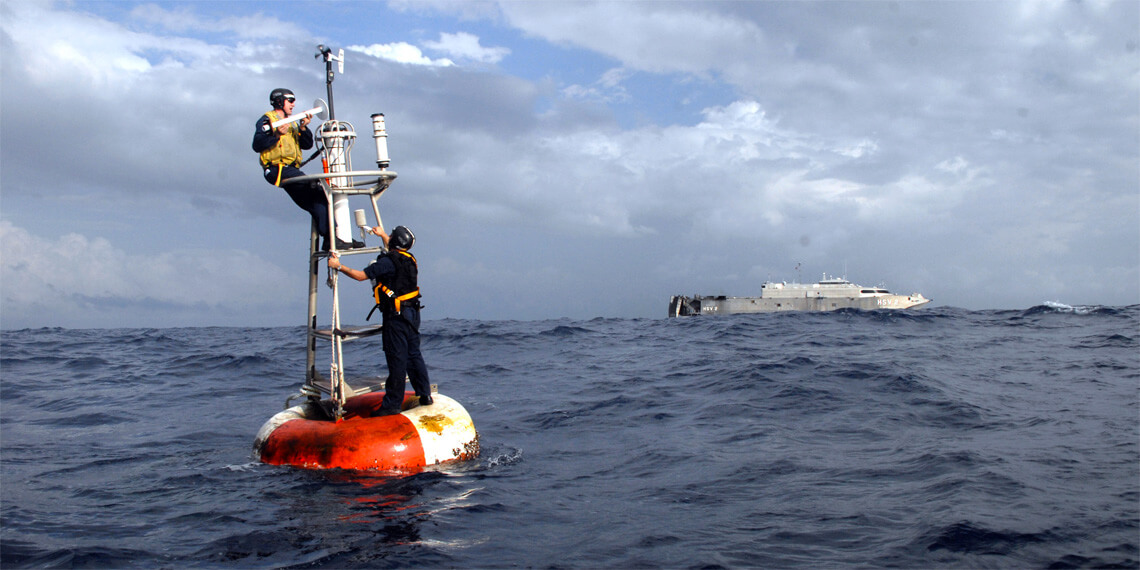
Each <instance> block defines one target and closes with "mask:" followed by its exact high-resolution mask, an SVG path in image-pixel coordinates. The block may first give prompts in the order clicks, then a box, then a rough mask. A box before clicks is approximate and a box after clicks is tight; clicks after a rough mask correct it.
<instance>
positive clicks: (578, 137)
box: [0, 0, 1140, 329]
mask: <svg viewBox="0 0 1140 570" xmlns="http://www.w3.org/2000/svg"><path fill="white" fill-rule="evenodd" d="M0 42H2V44H0V65H2V67H0V327H2V328H5V329H19V328H27V327H55V326H59V327H74V328H116V327H175V326H289V325H302V324H304V321H305V306H306V295H307V272H306V267H307V256H308V232H309V218H308V214H307V213H305V212H303V211H302V210H300V209H299V208H297V207H296V206H295V205H294V204H293V203H292V202H291V201H290V200H289V198H288V197H287V195H286V194H285V193H284V191H282V190H281V189H279V188H275V187H273V186H271V185H269V184H267V183H266V182H265V181H264V179H263V178H262V177H261V173H260V168H259V166H258V161H257V155H256V153H254V152H253V151H252V149H251V148H250V143H251V141H252V137H253V126H254V124H255V123H256V121H257V119H258V118H259V117H260V116H261V115H262V114H263V113H264V112H266V111H268V110H269V108H270V107H269V102H268V95H269V92H270V91H271V90H273V89H274V88H277V87H287V88H289V89H292V90H293V91H294V92H295V93H296V94H297V97H298V105H297V107H298V109H306V108H309V106H310V105H309V104H308V103H309V102H310V101H312V100H314V99H316V98H318V97H319V98H326V86H325V77H324V63H323V61H322V60H320V59H317V58H315V57H314V56H315V54H316V53H317V46H318V45H326V46H330V47H332V48H334V49H344V50H345V64H344V65H345V69H344V73H343V74H338V75H337V76H336V79H335V81H334V83H333V89H334V105H335V112H336V116H337V118H338V119H340V120H344V121H348V122H350V123H352V124H353V126H354V127H355V129H356V132H357V136H358V139H357V141H356V144H355V146H354V149H353V159H352V160H353V167H354V168H355V169H358V170H365V169H372V168H375V162H374V161H375V147H374V146H373V140H372V136H371V119H370V117H371V115H372V114H374V113H384V115H385V118H386V122H387V128H388V149H389V154H390V156H391V169H392V170H394V171H396V172H397V174H398V177H397V179H396V181H395V183H394V184H393V185H392V187H391V188H390V189H389V190H388V191H387V192H385V194H384V195H383V196H382V198H381V199H380V209H381V214H382V216H383V221H384V223H385V225H386V227H388V228H389V229H390V228H392V227H395V226H396V225H406V226H408V227H410V228H411V229H412V230H413V231H414V232H415V234H416V236H417V242H416V245H415V247H414V248H413V250H412V251H413V253H415V254H416V256H417V258H418V260H419V265H420V286H421V289H422V291H423V294H424V300H423V302H424V305H425V309H424V318H425V319H445V318H460V319H488V320H532V319H559V318H570V319H592V318H597V317H605V318H610V317H612V318H664V316H665V314H666V309H667V307H668V302H669V297H670V296H671V295H680V294H684V295H693V294H701V295H735V296H756V295H759V294H760V285H761V284H762V283H763V282H765V281H788V282H792V281H800V282H814V281H815V280H818V279H820V278H821V277H823V275H824V274H825V273H826V274H828V275H829V276H831V275H839V276H846V277H847V278H848V279H849V280H851V281H853V282H856V283H859V284H863V285H868V286H874V285H881V286H885V287H887V288H888V289H890V290H892V291H893V292H896V293H903V294H909V293H913V292H920V293H922V294H923V295H925V296H926V297H928V298H931V299H933V302H932V303H931V305H930V306H950V307H959V308H964V309H969V310H988V309H1025V308H1029V307H1032V306H1035V305H1039V304H1042V303H1046V302H1059V303H1064V304H1069V305H1109V306H1121V305H1132V304H1137V303H1140V119H1138V117H1140V51H1138V49H1137V48H1138V46H1140V2H1135V1H1134V0H1124V1H1118V2H1113V1H1100V0H1084V1H1050V0H1031V1H1024V2H1017V1H1012V0H1001V1H996V2H995V1H990V0H986V1H978V2H974V1H969V0H964V1H939V0H928V1H921V2H919V1H903V2H888V1H872V0H865V1H862V0H861V1H842V0H829V1H822V2H812V1H803V2H798V1H797V2H792V1H774V2H744V1H739V2H707V1H700V2H685V1H669V2H665V1H660V2H635V1H621V2H618V1H602V2H562V1H558V0H548V1H543V2H521V1H508V2H450V1H449V2H433V1H424V0H416V1H414V2H413V1H407V2H404V1H393V2H388V3H380V2H356V1H344V2H339V1H335V0H334V1H329V2H312V3H303V2H281V3H271V2H241V1H236V2H185V3H183V2H158V3H150V2H126V1H114V2H83V1H74V2H33V1H23V0H21V1H11V0H3V1H0ZM314 164H317V163H313V164H310V165H309V166H308V167H307V170H308V171H309V172H310V173H312V172H316V171H315V170H313V165H314ZM317 168H319V166H318V167H317ZM354 200H355V199H354ZM360 200H363V199H360ZM365 204H366V201H361V202H356V201H353V202H352V206H351V207H352V208H353V209H357V208H365V207H366V206H365ZM369 241H370V245H375V244H376V238H371V239H370V240H369ZM370 260H371V259H370V258H368V257H365V256H360V255H358V256H350V257H346V258H345V265H347V266H349V267H355V268H361V267H363V266H364V265H366V264H367V263H368V262H369V261H370ZM322 277H323V274H322ZM341 283H342V287H340V297H341V299H342V312H343V315H344V317H343V318H344V320H345V321H346V322H348V323H363V322H364V316H365V315H366V314H367V312H368V309H369V308H370V306H371V301H370V291H369V288H368V285H367V284H366V283H356V282H351V281H349V280H347V279H345V280H342V281H341ZM322 287H323V286H322ZM322 295H328V293H327V289H326V290H324V292H322ZM329 298H330V299H331V296H330V297H329ZM322 303H324V301H322ZM322 306H324V305H322ZM322 318H325V317H324V316H322Z"/></svg>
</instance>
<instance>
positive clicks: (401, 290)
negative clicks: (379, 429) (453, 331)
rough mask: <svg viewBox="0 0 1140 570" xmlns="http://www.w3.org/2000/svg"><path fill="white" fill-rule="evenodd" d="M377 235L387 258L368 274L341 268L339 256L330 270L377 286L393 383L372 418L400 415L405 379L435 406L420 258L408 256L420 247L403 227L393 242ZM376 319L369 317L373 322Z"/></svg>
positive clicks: (376, 231)
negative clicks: (423, 347)
mask: <svg viewBox="0 0 1140 570" xmlns="http://www.w3.org/2000/svg"><path fill="white" fill-rule="evenodd" d="M372 233H374V234H376V235H378V236H380V239H381V240H382V241H383V242H384V247H386V248H390V250H389V251H388V253H385V254H381V255H379V256H377V257H376V261H374V262H372V264H371V265H369V266H368V267H365V268H364V270H363V271H360V270H356V269H351V268H348V267H345V266H343V265H341V263H340V258H339V256H338V255H337V254H336V252H332V253H330V254H329V262H328V263H329V269H333V270H336V271H340V272H341V273H343V274H345V275H347V276H349V277H351V278H353V279H355V280H357V281H364V280H366V279H371V280H372V282H373V283H374V284H375V286H374V287H373V293H374V296H375V298H376V307H374V308H373V310H375V309H376V308H379V309H380V311H381V313H382V314H383V315H384V321H383V324H384V328H383V331H382V338H383V344H384V358H385V359H386V360H387V361H388V380H387V381H385V382H384V401H383V404H382V405H381V408H380V410H379V411H378V412H376V413H374V414H373V416H388V415H392V414H398V413H400V411H401V408H402V407H403V402H404V381H405V377H406V378H407V379H409V380H411V382H412V389H414V390H415V391H416V395H417V396H419V398H420V405H421V406H430V405H431V404H432V399H431V383H430V381H429V380H428V371H427V364H425V363H424V357H423V355H422V354H421V353H420V289H419V285H418V274H419V268H418V266H417V265H416V258H415V257H414V256H412V254H411V253H409V252H408V250H410V249H412V245H413V244H414V243H415V242H416V236H415V235H413V234H412V232H411V230H409V229H408V228H405V227H404V226H396V229H394V230H392V234H391V236H389V235H388V234H385V233H384V230H382V229H380V228H379V227H375V228H372ZM371 314H372V313H369V316H371Z"/></svg>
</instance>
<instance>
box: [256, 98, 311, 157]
mask: <svg viewBox="0 0 1140 570" xmlns="http://www.w3.org/2000/svg"><path fill="white" fill-rule="evenodd" d="M265 116H266V117H269V123H270V124H271V125H272V124H273V122H274V121H279V120H281V119H283V118H284V117H282V116H280V115H279V114H278V112H277V109H274V110H272V111H270V112H268V113H266V114H265ZM300 135H301V129H300V128H299V127H297V123H290V124H289V132H288V133H286V134H283V135H280V136H278V137H277V144H276V145H274V146H272V147H270V148H268V149H266V150H264V151H262V152H261V165H262V166H269V165H271V164H273V165H285V166H292V165H295V164H300V162H301V158H302V154H301V143H300V141H299V140H297V138H298V137H299V136H300Z"/></svg>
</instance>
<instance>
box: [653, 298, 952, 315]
mask: <svg viewBox="0 0 1140 570" xmlns="http://www.w3.org/2000/svg"><path fill="white" fill-rule="evenodd" d="M929 302H930V300H929V299H927V298H925V297H923V296H922V295H881V296H875V297H794V298H773V299H766V298H763V297H725V296H710V297H703V296H699V295H697V296H693V297H683V296H674V297H672V298H671V299H670V300H669V316H670V317H687V316H696V315H736V314H742V313H779V312H784V311H835V310H838V309H861V310H865V311H871V310H876V309H913V308H915V307H920V306H922V305H925V304H927V303H929Z"/></svg>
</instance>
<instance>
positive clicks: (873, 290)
mask: <svg viewBox="0 0 1140 570" xmlns="http://www.w3.org/2000/svg"><path fill="white" fill-rule="evenodd" d="M861 292H862V293H885V294H888V295H889V294H890V293H891V292H890V291H887V290H886V289H863V290H862V291H861Z"/></svg>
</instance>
